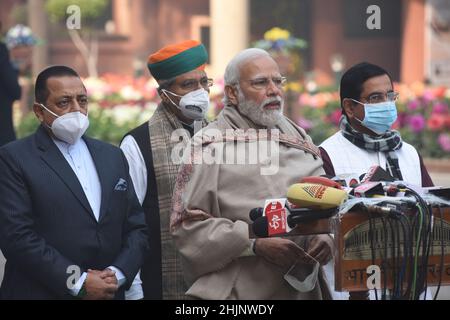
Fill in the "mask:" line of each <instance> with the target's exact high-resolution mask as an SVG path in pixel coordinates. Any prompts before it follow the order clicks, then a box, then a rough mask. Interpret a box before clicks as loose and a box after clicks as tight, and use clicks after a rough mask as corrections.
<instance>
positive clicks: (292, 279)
mask: <svg viewBox="0 0 450 320" xmlns="http://www.w3.org/2000/svg"><path fill="white" fill-rule="evenodd" d="M319 267H320V264H319V262H318V261H315V262H314V263H304V262H301V261H297V262H296V263H295V264H294V265H293V266H292V267H291V268H290V269H289V271H288V272H287V273H286V274H285V275H284V280H286V281H287V282H288V283H289V284H290V285H291V286H292V287H293V288H294V289H296V290H297V291H299V292H310V291H312V290H313V289H314V288H315V286H316V283H317V276H318V274H319Z"/></svg>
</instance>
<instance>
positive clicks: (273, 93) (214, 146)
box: [171, 48, 333, 299]
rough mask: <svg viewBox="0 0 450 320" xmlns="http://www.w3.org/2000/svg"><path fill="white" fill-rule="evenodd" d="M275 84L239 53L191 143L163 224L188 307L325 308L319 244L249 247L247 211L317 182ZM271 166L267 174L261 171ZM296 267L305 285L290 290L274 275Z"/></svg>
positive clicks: (324, 254) (268, 71) (306, 140)
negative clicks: (213, 302) (270, 304)
mask: <svg viewBox="0 0 450 320" xmlns="http://www.w3.org/2000/svg"><path fill="white" fill-rule="evenodd" d="M285 81H286V79H285V78H284V77H283V76H282V75H281V74H280V71H279V68H278V65H277V64H276V62H275V61H274V60H273V59H272V58H271V57H270V55H269V54H268V53H267V52H266V51H264V50H261V49H254V48H252V49H247V50H244V51H242V52H240V53H239V54H238V55H236V56H235V57H234V58H233V59H232V60H231V61H230V63H229V64H228V66H227V68H226V71H225V97H224V102H225V105H226V106H225V108H224V109H223V110H222V112H221V113H220V114H219V116H218V118H217V120H216V121H215V122H213V123H211V124H210V125H208V126H207V127H206V128H204V129H203V130H202V131H200V132H199V133H197V135H195V136H194V138H193V140H192V146H191V147H192V148H191V152H190V153H188V154H190V157H189V159H187V160H186V159H185V162H184V164H183V165H182V166H181V168H180V171H179V174H178V177H177V183H176V186H175V192H174V198H173V201H174V202H173V210H172V215H171V233H172V235H173V237H174V240H175V245H176V246H177V248H178V250H179V252H180V255H181V257H182V264H183V274H184V277H185V280H186V282H187V284H188V287H189V289H188V291H187V292H186V295H188V296H189V297H191V298H196V299H327V298H330V292H329V290H328V287H327V285H326V282H325V281H324V278H323V277H322V270H321V268H319V265H323V264H325V263H326V262H328V261H329V259H330V258H331V253H332V248H333V241H332V239H331V237H329V235H316V236H308V237H291V238H258V239H257V240H256V241H255V240H252V239H250V238H249V231H248V227H249V224H250V223H251V221H250V219H249V211H250V210H251V209H252V208H257V207H263V206H264V203H265V200H266V199H274V198H281V197H285V196H286V191H287V188H288V187H289V186H290V185H291V184H293V183H295V182H298V180H299V179H301V178H302V177H305V176H314V175H320V174H323V169H322V161H321V159H320V156H319V151H318V149H317V147H316V146H315V145H314V144H313V143H312V141H311V138H310V137H309V136H308V135H307V134H306V133H305V131H304V130H303V129H301V128H299V127H298V126H296V125H295V124H294V123H293V122H292V121H290V120H289V119H287V118H286V117H285V116H284V115H283V84H284V82H285ZM267 145H270V151H271V152H270V155H269V156H267V154H266V153H267V150H269V148H267ZM248 150H253V152H252V151H250V152H249V151H248ZM273 150H275V152H273ZM255 151H256V152H255ZM186 154H187V153H186V152H185V155H186ZM218 155H219V156H218ZM211 157H214V158H215V161H211ZM235 157H236V158H238V160H236V159H235ZM207 159H208V160H207ZM274 162H275V163H277V167H276V168H275V170H271V171H269V172H267V171H265V170H264V169H265V168H264V167H265V166H267V165H268V164H270V163H274ZM296 263H297V268H299V269H301V270H303V271H304V274H306V275H308V274H310V275H311V277H308V278H307V279H308V280H306V281H304V282H303V283H301V284H300V286H295V287H296V288H294V286H293V285H291V284H290V282H289V283H288V281H286V280H285V278H284V275H285V274H286V273H287V272H288V270H289V269H290V267H292V266H293V265H294V264H296ZM300 282H301V281H300ZM305 288H306V289H305Z"/></svg>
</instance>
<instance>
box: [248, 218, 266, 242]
mask: <svg viewBox="0 0 450 320" xmlns="http://www.w3.org/2000/svg"><path fill="white" fill-rule="evenodd" d="M252 230H253V233H254V234H255V236H257V237H258V238H267V237H268V236H269V223H268V222H267V217H265V216H264V217H259V218H257V219H256V220H255V221H254V222H253V224H252Z"/></svg>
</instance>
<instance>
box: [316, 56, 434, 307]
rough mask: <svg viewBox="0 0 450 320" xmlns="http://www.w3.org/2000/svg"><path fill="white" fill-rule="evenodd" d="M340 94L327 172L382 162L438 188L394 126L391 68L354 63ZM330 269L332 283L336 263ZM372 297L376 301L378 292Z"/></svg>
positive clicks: (337, 295) (325, 148) (402, 176)
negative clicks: (387, 69)
mask: <svg viewBox="0 0 450 320" xmlns="http://www.w3.org/2000/svg"><path fill="white" fill-rule="evenodd" d="M340 97H341V107H342V117H341V120H340V124H339V126H340V131H338V132H337V133H335V134H334V135H333V136H331V137H330V138H328V139H326V140H325V141H324V142H323V143H322V144H321V145H320V147H319V149H320V152H321V155H322V160H323V168H324V170H325V173H326V174H327V175H330V176H336V175H339V174H357V175H358V176H360V175H361V174H364V173H367V172H368V171H369V169H370V167H371V166H373V165H378V166H380V167H381V168H383V169H385V170H386V171H387V172H389V173H390V174H391V176H393V177H394V178H395V179H397V180H403V181H406V182H409V183H412V184H414V185H417V186H422V187H430V186H433V182H432V181H431V178H430V175H429V174H428V171H427V169H426V168H425V166H424V164H423V161H422V157H421V156H420V155H419V154H418V152H417V151H416V149H415V148H414V147H413V146H412V145H410V144H408V143H406V142H404V141H403V140H402V138H401V136H400V133H399V132H398V131H395V130H391V126H392V124H393V123H394V122H395V120H396V119H397V108H396V105H395V101H396V100H397V98H398V93H397V92H395V91H394V88H393V85H392V80H391V77H390V76H389V74H388V73H387V71H386V70H384V69H383V68H381V67H379V66H377V65H374V64H370V63H367V62H363V63H359V64H357V65H354V66H353V67H351V68H350V69H349V70H347V71H346V72H345V73H344V75H343V76H342V79H341V85H340ZM325 270H326V273H327V276H328V278H329V280H330V284H331V285H333V284H334V265H333V262H330V263H329V264H327V265H326V266H325ZM333 298H334V299H339V300H340V299H348V293H346V292H336V291H334V292H333ZM370 298H371V300H373V299H375V296H374V295H373V292H371V293H370ZM427 298H429V297H428V296H427Z"/></svg>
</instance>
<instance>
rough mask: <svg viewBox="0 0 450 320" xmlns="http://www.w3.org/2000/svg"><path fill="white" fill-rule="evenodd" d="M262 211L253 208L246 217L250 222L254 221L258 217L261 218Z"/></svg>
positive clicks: (261, 209)
mask: <svg viewBox="0 0 450 320" xmlns="http://www.w3.org/2000/svg"><path fill="white" fill-rule="evenodd" d="M263 211H264V209H263V208H253V209H252V210H250V213H249V214H248V215H249V217H250V219H251V220H252V221H255V220H256V219H258V218H259V217H262V216H263Z"/></svg>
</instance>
